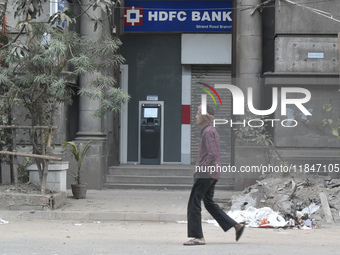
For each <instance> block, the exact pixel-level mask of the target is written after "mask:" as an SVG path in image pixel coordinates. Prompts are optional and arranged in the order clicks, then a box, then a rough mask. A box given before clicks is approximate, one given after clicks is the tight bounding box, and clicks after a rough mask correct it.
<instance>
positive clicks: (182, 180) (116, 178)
mask: <svg viewBox="0 0 340 255" xmlns="http://www.w3.org/2000/svg"><path fill="white" fill-rule="evenodd" d="M193 180H194V179H193V177H192V176H146V175H141V176H138V175H107V176H106V182H107V183H136V184H138V183H140V184H153V183H156V184H157V183H161V184H189V185H190V184H192V183H193ZM233 183H234V178H221V179H220V180H219V184H228V185H231V184H233Z"/></svg>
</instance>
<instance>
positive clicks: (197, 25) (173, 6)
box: [124, 0, 232, 33]
mask: <svg viewBox="0 0 340 255" xmlns="http://www.w3.org/2000/svg"><path fill="white" fill-rule="evenodd" d="M231 28H232V1H129V0H126V1H125V8H124V31H125V32H196V33H200V32H214V33H216V32H223V33H228V32H231Z"/></svg>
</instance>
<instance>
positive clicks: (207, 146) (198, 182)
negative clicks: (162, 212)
mask: <svg viewBox="0 0 340 255" xmlns="http://www.w3.org/2000/svg"><path fill="white" fill-rule="evenodd" d="M213 118H214V109H213V108H212V107H211V106H209V105H207V114H206V115H202V106H199V107H198V111H197V115H196V123H197V124H198V125H199V126H200V127H201V141H200V147H199V154H198V160H197V163H196V166H195V170H196V171H195V175H194V184H193V187H192V190H191V194H190V198H189V202H188V215H187V217H188V237H189V238H193V239H192V240H189V241H188V242H185V243H184V245H204V244H205V240H204V236H203V231H202V216H201V211H202V210H201V202H202V200H203V202H204V206H205V208H206V209H207V210H208V212H209V213H210V214H211V215H212V216H213V217H214V219H215V220H216V221H217V222H218V224H219V225H220V227H221V228H222V229H223V230H224V231H227V230H229V229H230V228H232V227H234V228H235V231H236V241H238V240H239V239H240V237H241V235H242V233H243V231H244V227H245V225H244V224H239V223H237V222H236V221H234V220H233V219H232V218H230V217H229V216H228V215H227V214H226V213H225V212H224V211H223V210H222V209H221V208H220V207H219V206H218V205H217V204H215V203H214V201H213V197H214V191H215V185H216V183H217V181H218V179H219V178H220V174H221V173H220V172H219V171H217V168H216V166H221V153H220V137H219V135H218V132H217V130H216V129H215V128H214V127H213V126H212V125H211V121H212V120H213ZM212 169H213V170H214V171H211V170H212Z"/></svg>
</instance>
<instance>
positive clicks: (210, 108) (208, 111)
mask: <svg viewBox="0 0 340 255" xmlns="http://www.w3.org/2000/svg"><path fill="white" fill-rule="evenodd" d="M207 113H209V114H210V115H212V116H214V115H215V111H214V108H212V106H211V105H207Z"/></svg>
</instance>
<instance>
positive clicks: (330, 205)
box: [229, 173, 340, 228]
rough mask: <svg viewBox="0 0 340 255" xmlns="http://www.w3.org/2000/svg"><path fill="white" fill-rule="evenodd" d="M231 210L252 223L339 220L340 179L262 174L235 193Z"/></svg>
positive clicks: (276, 224)
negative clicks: (252, 183) (253, 182)
mask: <svg viewBox="0 0 340 255" xmlns="http://www.w3.org/2000/svg"><path fill="white" fill-rule="evenodd" d="M229 213H230V214H231V215H233V217H234V218H236V219H238V220H239V221H242V219H243V220H244V221H246V222H247V224H248V225H249V226H251V227H266V226H268V227H270V226H271V227H289V226H291V227H298V228H306V227H308V228H313V227H315V228H316V227H318V226H319V225H321V224H324V223H330V224H331V223H340V179H336V178H332V177H331V176H321V175H318V174H311V173H309V174H297V173H295V174H282V175H279V174H268V175H262V176H261V177H260V178H259V180H258V181H256V184H254V185H252V186H250V187H248V188H246V189H245V190H244V191H243V192H241V193H239V194H236V195H234V196H233V197H232V206H231V210H230V212H229ZM275 213H277V215H276V214H275ZM269 218H271V219H272V222H270V220H269Z"/></svg>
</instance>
